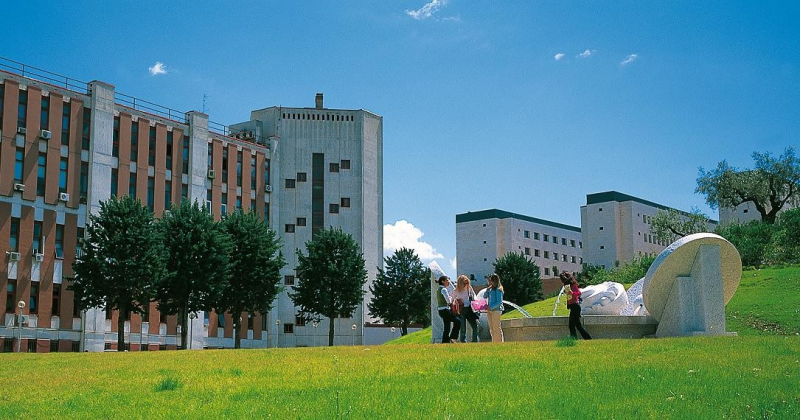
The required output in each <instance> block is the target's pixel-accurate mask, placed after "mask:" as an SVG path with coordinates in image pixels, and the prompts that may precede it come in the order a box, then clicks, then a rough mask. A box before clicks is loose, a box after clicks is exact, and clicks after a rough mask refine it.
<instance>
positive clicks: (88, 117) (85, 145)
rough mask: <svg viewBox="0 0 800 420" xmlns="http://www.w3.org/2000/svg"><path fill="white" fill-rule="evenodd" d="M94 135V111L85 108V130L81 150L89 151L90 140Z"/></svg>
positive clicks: (82, 133) (82, 135)
mask: <svg viewBox="0 0 800 420" xmlns="http://www.w3.org/2000/svg"><path fill="white" fill-rule="evenodd" d="M91 135H92V110H91V109H89V108H83V130H82V131H81V149H83V150H89V139H90V138H91Z"/></svg>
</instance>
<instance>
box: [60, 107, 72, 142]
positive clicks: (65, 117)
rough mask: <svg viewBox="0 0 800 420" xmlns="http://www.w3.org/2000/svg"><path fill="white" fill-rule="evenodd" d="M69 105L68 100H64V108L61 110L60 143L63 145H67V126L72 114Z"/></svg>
mask: <svg viewBox="0 0 800 420" xmlns="http://www.w3.org/2000/svg"><path fill="white" fill-rule="evenodd" d="M70 106H71V103H70V102H64V108H63V110H62V111H61V144H62V145H64V146H68V145H69V126H70V118H71V114H72V111H71V109H70Z"/></svg>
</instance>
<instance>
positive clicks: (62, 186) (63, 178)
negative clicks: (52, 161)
mask: <svg viewBox="0 0 800 420" xmlns="http://www.w3.org/2000/svg"><path fill="white" fill-rule="evenodd" d="M68 167H69V165H68V161H67V158H65V157H62V158H61V160H60V161H59V162H58V192H67V168H68Z"/></svg>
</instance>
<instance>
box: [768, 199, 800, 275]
mask: <svg viewBox="0 0 800 420" xmlns="http://www.w3.org/2000/svg"><path fill="white" fill-rule="evenodd" d="M766 258H767V260H768V261H770V262H771V263H784V264H794V263H798V262H800V207H798V208H794V209H791V210H787V211H785V212H783V213H781V215H780V216H779V217H778V223H776V227H775V231H774V232H773V235H772V240H771V242H770V244H769V248H768V251H767V255H766Z"/></svg>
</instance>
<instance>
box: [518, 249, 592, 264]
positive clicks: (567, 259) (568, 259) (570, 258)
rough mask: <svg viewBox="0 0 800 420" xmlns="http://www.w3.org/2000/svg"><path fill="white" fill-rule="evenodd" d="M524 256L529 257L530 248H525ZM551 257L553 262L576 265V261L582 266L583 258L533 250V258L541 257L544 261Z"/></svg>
mask: <svg viewBox="0 0 800 420" xmlns="http://www.w3.org/2000/svg"><path fill="white" fill-rule="evenodd" d="M525 255H528V256H530V255H531V249H530V248H525ZM551 255H552V258H553V260H555V261H563V262H571V263H573V264H578V261H580V264H583V257H576V256H574V255H567V254H559V253H558V252H552V253H551V252H550V251H544V252H542V251H540V250H538V249H534V250H533V256H534V257H542V256H543V258H545V259H550V257H551Z"/></svg>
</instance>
